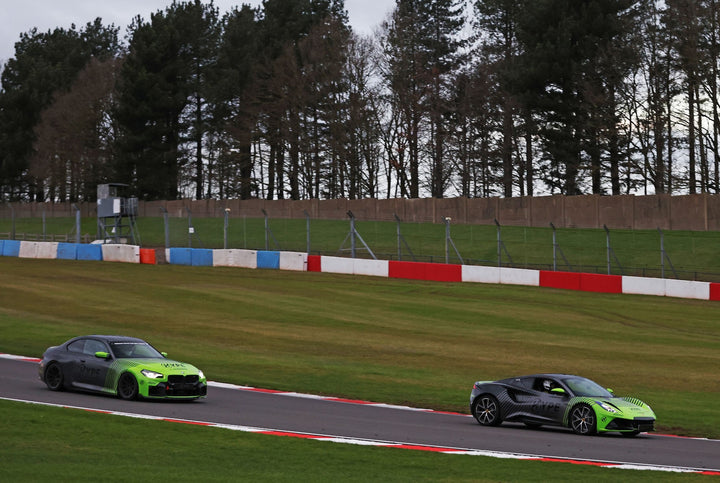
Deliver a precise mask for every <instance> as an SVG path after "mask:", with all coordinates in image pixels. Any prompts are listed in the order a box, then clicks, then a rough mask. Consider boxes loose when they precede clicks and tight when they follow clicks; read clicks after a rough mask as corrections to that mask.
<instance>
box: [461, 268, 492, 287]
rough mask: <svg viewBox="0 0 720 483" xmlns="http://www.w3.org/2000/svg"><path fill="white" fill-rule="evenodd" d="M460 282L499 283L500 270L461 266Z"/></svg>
mask: <svg viewBox="0 0 720 483" xmlns="http://www.w3.org/2000/svg"><path fill="white" fill-rule="evenodd" d="M462 281H463V282H478V283H500V268H498V267H481V266H476V265H463V266H462Z"/></svg>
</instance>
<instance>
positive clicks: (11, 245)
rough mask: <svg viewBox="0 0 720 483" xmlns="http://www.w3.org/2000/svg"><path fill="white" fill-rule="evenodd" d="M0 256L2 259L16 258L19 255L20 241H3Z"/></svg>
mask: <svg viewBox="0 0 720 483" xmlns="http://www.w3.org/2000/svg"><path fill="white" fill-rule="evenodd" d="M2 254H3V256H4V257H17V256H18V255H20V241H19V240H5V243H3V246H2Z"/></svg>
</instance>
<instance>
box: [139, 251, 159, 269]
mask: <svg viewBox="0 0 720 483" xmlns="http://www.w3.org/2000/svg"><path fill="white" fill-rule="evenodd" d="M140 263H144V264H147V265H155V264H156V263H157V261H156V255H155V250H153V249H152V248H141V249H140Z"/></svg>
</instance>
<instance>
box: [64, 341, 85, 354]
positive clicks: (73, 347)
mask: <svg viewBox="0 0 720 483" xmlns="http://www.w3.org/2000/svg"><path fill="white" fill-rule="evenodd" d="M67 348H68V350H69V351H71V352H80V353H82V352H83V349H84V348H85V339H80V340H76V341H75V342H72V343H70V344H68V346H67Z"/></svg>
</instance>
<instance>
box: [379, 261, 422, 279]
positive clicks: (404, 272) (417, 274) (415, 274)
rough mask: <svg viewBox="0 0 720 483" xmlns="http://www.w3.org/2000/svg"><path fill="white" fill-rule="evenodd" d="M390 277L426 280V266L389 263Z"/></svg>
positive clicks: (412, 263) (409, 263) (411, 263)
mask: <svg viewBox="0 0 720 483" xmlns="http://www.w3.org/2000/svg"><path fill="white" fill-rule="evenodd" d="M388 277H390V278H408V279H410V280H425V264H424V263H418V262H396V261H394V260H390V261H389V262H388Z"/></svg>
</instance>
